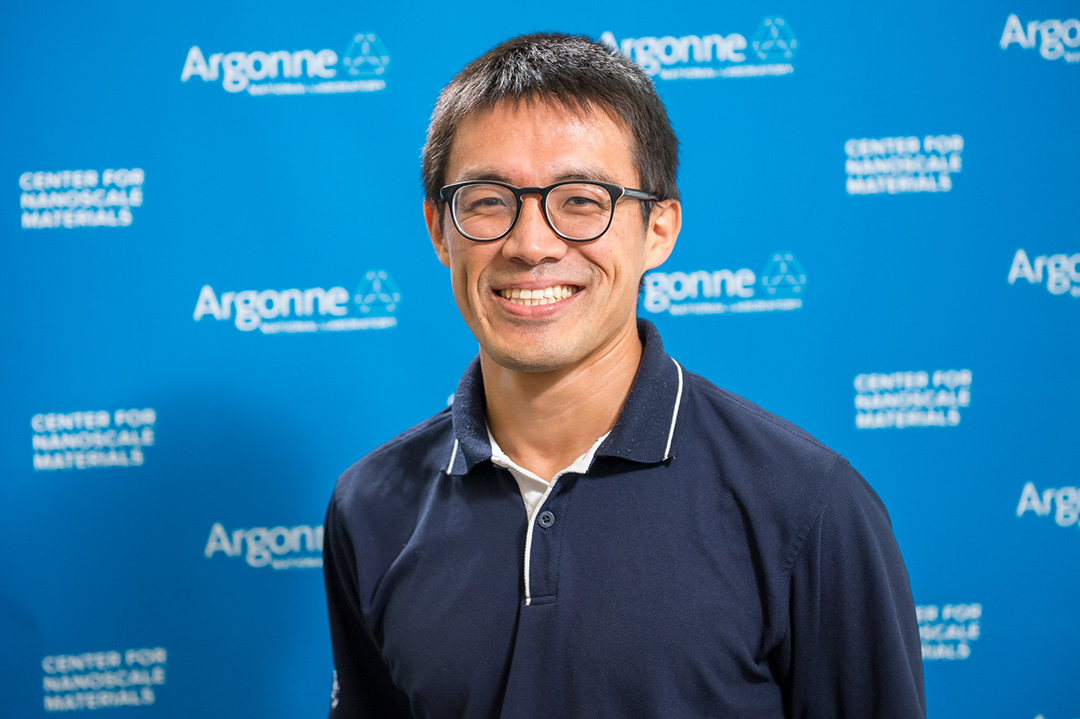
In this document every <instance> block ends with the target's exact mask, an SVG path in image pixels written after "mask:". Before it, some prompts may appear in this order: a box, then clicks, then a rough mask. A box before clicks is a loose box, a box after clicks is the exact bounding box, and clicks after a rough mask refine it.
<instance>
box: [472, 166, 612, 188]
mask: <svg viewBox="0 0 1080 719" xmlns="http://www.w3.org/2000/svg"><path fill="white" fill-rule="evenodd" d="M472 180H494V181H495V182H505V183H506V184H508V185H513V184H514V183H513V182H511V181H510V178H509V177H508V176H507V175H505V174H503V173H502V172H500V171H499V170H496V169H494V168H490V167H474V168H470V169H468V170H465V171H464V172H462V173H461V175H459V176H458V177H457V178H456V179H455V180H454V182H455V183H457V182H470V181H472ZM568 180H591V181H593V182H614V180H612V179H611V176H610V175H608V174H607V173H606V172H602V171H600V170H597V169H595V168H592V167H573V168H568V169H566V170H564V171H562V172H561V173H559V174H558V175H556V176H555V177H554V178H552V180H551V181H552V182H566V181H568Z"/></svg>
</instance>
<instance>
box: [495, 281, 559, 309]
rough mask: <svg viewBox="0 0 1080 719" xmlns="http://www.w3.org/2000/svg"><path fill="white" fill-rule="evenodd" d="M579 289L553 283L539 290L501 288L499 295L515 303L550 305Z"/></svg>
mask: <svg viewBox="0 0 1080 719" xmlns="http://www.w3.org/2000/svg"><path fill="white" fill-rule="evenodd" d="M577 291H578V288H577V287H575V286H574V285H553V286H551V287H545V288H543V289H538V290H519V289H512V290H499V296H500V297H502V298H504V299H507V300H510V301H511V302H513V303H514V304H515V305H550V304H553V303H555V302H558V301H559V300H563V299H566V298H567V297H569V296H570V295H572V294H574V293H575V292H577Z"/></svg>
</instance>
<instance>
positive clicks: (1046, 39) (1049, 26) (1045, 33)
mask: <svg viewBox="0 0 1080 719" xmlns="http://www.w3.org/2000/svg"><path fill="white" fill-rule="evenodd" d="M1014 43H1015V44H1017V45H1019V46H1020V47H1022V48H1024V49H1025V50H1031V49H1033V48H1034V47H1036V46H1038V48H1039V54H1040V55H1042V57H1043V59H1044V60H1057V59H1059V58H1062V57H1063V58H1065V62H1077V63H1080V51H1078V52H1069V50H1066V48H1070V49H1074V50H1075V49H1076V48H1078V47H1080V20H1078V19H1076V18H1069V19H1068V20H1042V21H1039V20H1030V21H1029V22H1028V23H1027V26H1026V27H1025V26H1024V24H1023V23H1021V22H1020V18H1019V17H1017V16H1016V13H1013V14H1012V15H1009V17H1008V19H1006V20H1005V30H1004V31H1003V32H1002V33H1001V41H1000V43H999V44H1000V45H1001V49H1002V50H1008V49H1009V46H1010V45H1012V44H1014Z"/></svg>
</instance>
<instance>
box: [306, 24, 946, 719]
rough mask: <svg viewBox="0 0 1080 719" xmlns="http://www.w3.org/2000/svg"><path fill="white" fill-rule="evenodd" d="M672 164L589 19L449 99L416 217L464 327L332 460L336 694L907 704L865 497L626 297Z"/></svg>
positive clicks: (569, 713) (351, 703)
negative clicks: (350, 456) (639, 315)
mask: <svg viewBox="0 0 1080 719" xmlns="http://www.w3.org/2000/svg"><path fill="white" fill-rule="evenodd" d="M676 162H677V160H676V139H675V136H674V133H673V132H672V130H671V127H670V125H669V123H668V120H667V115H666V113H665V112H664V109H663V106H662V104H661V102H660V100H659V98H658V97H657V95H656V93H655V90H654V89H653V87H652V84H651V82H650V81H649V80H648V79H647V77H646V76H645V75H644V74H643V73H642V72H641V71H640V70H639V69H638V68H637V67H636V66H635V65H634V64H633V63H631V62H630V61H629V60H627V59H625V58H624V57H622V56H621V55H619V54H617V53H615V52H614V51H611V50H608V49H607V48H605V47H604V46H602V45H599V44H596V43H593V42H591V41H589V40H587V39H585V38H579V37H567V36H561V35H532V36H525V37H519V38H516V39H513V40H510V41H508V42H506V43H504V44H502V45H500V46H498V47H496V48H495V49H493V50H491V51H490V52H488V53H487V54H486V55H484V56H483V57H481V58H479V59H478V60H476V61H474V62H473V63H471V64H470V65H469V66H467V67H466V68H465V69H464V70H463V71H462V72H461V73H460V74H459V75H458V76H457V77H456V78H455V79H454V80H453V81H452V82H451V83H450V84H449V85H448V86H447V87H446V89H445V90H444V91H443V92H442V94H441V95H440V98H439V101H438V104H437V106H436V109H435V112H434V114H433V117H432V121H431V126H430V128H429V133H428V141H427V145H426V147H425V149H424V159H423V177H424V184H425V189H426V193H427V197H426V200H425V203H424V215H425V219H426V221H427V226H428V230H429V232H430V235H431V240H432V243H433V244H434V247H435V252H436V254H437V255H438V257H439V259H440V260H441V261H442V263H443V264H444V265H446V266H447V267H448V268H449V269H450V275H451V283H452V286H453V293H454V298H455V300H456V301H457V305H458V308H459V309H460V311H461V314H462V316H463V317H464V319H465V321H466V323H467V324H468V326H469V328H470V329H471V330H472V332H473V334H474V336H475V337H476V339H477V341H478V342H479V345H480V352H479V357H478V358H477V359H476V360H474V361H473V363H472V364H471V365H470V366H469V368H468V369H467V370H466V371H465V374H464V376H463V377H462V379H461V382H460V384H459V385H458V390H457V394H456V396H455V399H454V402H453V407H452V409H449V410H446V411H443V412H441V413H439V414H437V415H436V416H434V417H432V418H431V419H429V420H428V421H426V422H423V423H421V424H419V425H417V426H416V427H414V428H412V429H410V430H409V431H407V432H405V433H404V434H402V435H400V436H398V437H397V438H395V439H393V440H391V441H390V442H389V443H387V444H385V445H383V446H382V447H380V448H379V449H377V450H375V451H374V452H372V453H371V454H370V455H368V456H367V457H366V458H364V459H363V460H361V461H360V462H359V463H357V464H356V465H354V466H353V467H352V468H351V469H349V470H348V471H347V472H346V473H345V474H344V475H343V476H342V477H341V479H340V480H339V482H338V485H337V489H336V491H335V492H334V495H333V499H332V500H331V504H330V508H329V511H328V514H327V518H326V542H325V547H324V559H325V573H326V586H327V598H328V606H329V612H330V625H331V635H332V639H333V646H334V661H335V666H336V672H337V675H336V677H337V681H336V685H335V687H336V691H335V696H334V700H333V709H332V710H331V715H332V716H333V717H399V716H400V717H405V716H415V717H493V716H503V717H542V716H543V717H560V718H562V717H702V716H710V717H769V718H774V717H775V718H779V717H853V718H855V719H870V718H872V717H875V718H876V717H898V718H899V717H905V718H907V717H919V716H924V715H925V708H924V699H923V688H922V668H921V658H920V650H919V636H918V631H917V627H916V622H915V610H914V605H913V602H912V598H911V591H910V589H909V584H908V578H907V574H906V572H905V569H904V565H903V562H902V560H901V558H900V553H899V550H898V549H897V546H896V543H895V541H894V539H893V536H892V532H891V529H890V525H889V519H888V515H887V514H886V512H885V509H884V507H883V506H882V504H881V502H880V500H879V499H878V498H877V496H876V495H875V494H874V493H873V491H872V490H871V489H870V487H869V486H868V485H867V484H866V483H865V482H864V481H863V480H862V478H861V477H859V475H858V474H856V473H855V471H854V470H853V469H852V468H851V467H850V466H849V465H848V464H847V462H846V461H845V460H844V459H843V458H841V457H839V456H838V455H836V454H834V453H833V452H831V451H829V450H828V449H826V448H825V447H823V446H822V445H821V444H819V443H818V442H816V441H815V440H814V439H812V438H811V437H810V436H809V435H807V434H806V433H804V432H803V431H801V430H799V429H798V428H796V427H794V426H792V425H790V424H788V423H786V422H784V421H783V420H781V419H779V418H777V417H774V416H772V415H770V414H768V413H767V412H765V411H763V410H761V409H759V408H757V407H756V406H754V405H752V404H750V403H749V402H747V401H745V400H743V399H740V398H738V397H736V396H734V395H732V394H730V393H728V392H725V391H723V390H720V389H718V388H717V387H715V386H714V385H712V384H711V383H709V382H708V381H707V380H705V379H703V378H701V377H698V376H697V375H694V374H692V373H690V372H688V371H686V370H684V369H683V368H682V367H681V366H680V365H679V364H678V363H677V362H675V361H674V360H673V359H671V358H670V357H668V356H667V355H666V354H665V353H664V350H663V347H662V345H661V342H660V337H659V336H658V334H657V332H656V330H655V329H654V328H653V327H652V325H650V324H649V323H648V322H645V321H639V320H636V317H635V308H636V295H637V291H638V286H639V281H640V279H641V277H642V276H643V274H644V273H645V272H646V271H647V270H649V269H651V268H653V267H656V266H657V265H659V264H660V263H662V262H663V261H664V260H665V259H666V258H667V256H668V255H669V254H670V252H671V250H672V248H673V246H674V244H675V240H676V238H677V236H678V234H679V227H680V222H681V214H680V213H681V210H680V205H679V201H678V190H677V188H676V185H675V174H676Z"/></svg>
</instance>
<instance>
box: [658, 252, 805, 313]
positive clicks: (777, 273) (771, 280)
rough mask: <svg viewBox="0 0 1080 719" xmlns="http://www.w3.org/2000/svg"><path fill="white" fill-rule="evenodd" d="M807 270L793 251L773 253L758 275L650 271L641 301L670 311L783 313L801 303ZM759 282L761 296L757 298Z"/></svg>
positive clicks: (719, 272)
mask: <svg viewBox="0 0 1080 719" xmlns="http://www.w3.org/2000/svg"><path fill="white" fill-rule="evenodd" d="M806 282H807V278H806V271H805V270H803V267H802V264H801V263H800V262H799V260H798V258H796V257H795V254H794V253H792V252H787V251H783V252H773V253H772V254H771V255H770V256H769V259H768V261H766V263H765V267H764V268H763V269H762V271H761V276H760V278H759V277H758V276H757V275H755V274H754V272H753V271H752V270H750V269H748V268H746V267H744V268H742V269H739V270H735V271H732V270H726V269H725V270H714V271H712V272H710V271H708V270H698V271H696V272H650V273H648V274H647V275H645V292H644V295H643V297H642V304H643V306H644V308H645V310H646V311H648V312H667V313H668V314H671V315H715V314H726V313H736V314H745V313H754V312H785V311H790V310H797V309H799V308H800V307H802V297H801V295H802V293H803V290H804V288H805V287H806ZM757 286H760V290H761V293H762V294H763V295H764V298H759V297H758V295H757V290H756V287H757Z"/></svg>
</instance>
